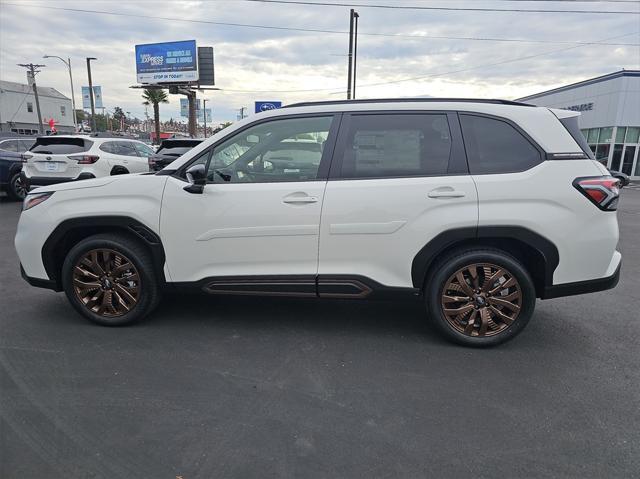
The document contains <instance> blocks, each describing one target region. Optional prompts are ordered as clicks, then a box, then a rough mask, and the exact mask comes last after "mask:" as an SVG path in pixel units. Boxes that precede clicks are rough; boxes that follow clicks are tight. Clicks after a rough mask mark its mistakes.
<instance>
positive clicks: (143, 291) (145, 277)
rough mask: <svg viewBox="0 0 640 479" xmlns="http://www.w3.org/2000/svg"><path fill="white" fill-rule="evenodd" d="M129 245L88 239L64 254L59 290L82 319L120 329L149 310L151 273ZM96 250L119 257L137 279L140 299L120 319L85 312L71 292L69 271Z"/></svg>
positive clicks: (74, 294) (153, 283)
mask: <svg viewBox="0 0 640 479" xmlns="http://www.w3.org/2000/svg"><path fill="white" fill-rule="evenodd" d="M128 243H129V241H126V240H125V241H118V240H115V239H113V240H112V239H107V238H88V239H86V240H84V241H81V242H80V243H78V244H77V245H76V246H74V247H73V248H72V249H71V250H70V251H69V253H68V254H67V256H66V258H65V260H64V263H63V265H62V286H63V289H64V292H65V294H66V295H67V298H68V299H69V302H70V303H71V304H72V305H73V307H74V308H75V309H76V310H77V311H78V312H79V313H80V314H82V315H83V316H84V317H86V318H87V319H89V320H90V321H93V322H94V323H98V324H101V325H105V326H122V325H125V324H130V323H133V322H135V321H137V320H138V319H141V318H142V317H143V316H144V315H145V314H146V312H147V311H148V310H149V309H150V305H151V304H152V302H153V294H152V291H151V288H154V287H155V281H156V280H155V278H154V277H153V272H152V271H149V266H148V265H145V264H144V260H143V259H141V258H139V255H140V253H139V252H136V251H134V250H133V249H132V248H131V247H130V246H129V245H128ZM99 248H108V249H112V250H115V251H118V252H119V253H122V254H123V255H125V256H126V257H127V259H129V260H130V261H131V262H132V263H133V265H134V266H135V268H136V269H137V270H138V275H139V277H140V298H139V299H138V302H137V304H136V305H135V307H134V308H133V309H132V310H131V311H129V312H128V313H126V314H123V315H122V316H117V317H113V318H106V317H103V316H100V315H98V314H95V313H94V312H92V311H90V310H89V309H87V308H86V306H85V305H84V304H83V303H82V302H81V301H80V299H78V297H77V296H76V293H75V291H74V288H73V268H74V267H75V265H76V263H77V261H78V260H79V259H80V258H81V257H82V256H83V255H85V254H86V253H87V252H88V251H90V250H93V249H99Z"/></svg>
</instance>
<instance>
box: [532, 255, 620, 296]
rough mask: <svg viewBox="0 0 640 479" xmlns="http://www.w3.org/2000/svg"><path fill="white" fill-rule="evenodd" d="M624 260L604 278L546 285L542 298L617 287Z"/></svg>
mask: <svg viewBox="0 0 640 479" xmlns="http://www.w3.org/2000/svg"><path fill="white" fill-rule="evenodd" d="M621 266H622V262H620V263H618V267H617V268H616V270H615V272H614V273H613V274H612V275H611V276H605V277H604V278H597V279H590V280H587V281H577V282H575V283H564V284H554V285H553V286H545V288H544V291H543V293H542V295H541V296H540V298H541V299H551V298H560V297H562V296H574V295H576V294H586V293H595V292H596V291H604V290H607V289H612V288H615V287H616V285H617V284H618V281H620V267H621Z"/></svg>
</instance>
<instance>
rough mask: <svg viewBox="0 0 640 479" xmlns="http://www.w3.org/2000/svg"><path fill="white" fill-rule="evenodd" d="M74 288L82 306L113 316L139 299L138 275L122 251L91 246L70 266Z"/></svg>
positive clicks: (127, 308)
mask: <svg viewBox="0 0 640 479" xmlns="http://www.w3.org/2000/svg"><path fill="white" fill-rule="evenodd" d="M73 290H74V291H75V294H76V297H77V298H78V299H79V300H80V302H81V303H82V304H84V305H85V307H86V308H87V309H88V310H89V311H91V312H93V313H95V314H98V315H100V316H104V317H108V318H112V317H118V316H122V315H124V314H126V313H128V312H129V311H131V310H132V309H133V308H134V307H135V306H136V304H137V303H138V300H139V299H140V275H139V274H138V270H137V269H136V267H135V266H134V265H133V263H132V262H131V260H129V258H127V257H126V256H125V255H123V254H122V253H120V252H118V251H115V250H112V249H107V248H100V249H92V250H90V251H87V253H85V254H84V255H83V256H81V257H80V259H79V260H78V262H77V263H76V264H75V266H74V267H73Z"/></svg>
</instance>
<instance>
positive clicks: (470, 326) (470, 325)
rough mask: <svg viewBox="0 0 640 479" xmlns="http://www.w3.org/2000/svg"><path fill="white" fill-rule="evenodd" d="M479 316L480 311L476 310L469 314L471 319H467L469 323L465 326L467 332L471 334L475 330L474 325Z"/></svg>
mask: <svg viewBox="0 0 640 479" xmlns="http://www.w3.org/2000/svg"><path fill="white" fill-rule="evenodd" d="M477 316H478V311H477V310H474V311H473V313H471V316H469V319H468V320H467V325H466V326H465V328H464V332H465V334H469V335H470V334H471V333H472V332H473V329H474V326H475V324H476V317H477Z"/></svg>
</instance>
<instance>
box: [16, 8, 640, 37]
mask: <svg viewBox="0 0 640 479" xmlns="http://www.w3.org/2000/svg"><path fill="white" fill-rule="evenodd" d="M3 5H11V6H14V7H23V6H24V4H17V3H6V2H5V3H3ZM38 7H39V8H44V9H49V10H63V11H70V12H76V13H88V14H99V15H112V16H118V17H134V18H149V19H154V20H167V21H171V22H187V23H199V24H206V25H221V26H227V27H239V28H258V29H266V30H283V31H294V32H306V33H329V34H338V35H347V34H348V33H349V32H347V31H344V30H323V29H316V28H297V27H281V26H275V25H259V24H250V23H233V22H216V21H212V20H194V19H189V18H176V17H163V16H157V15H146V14H142V13H121V12H109V11H106V10H89V9H81V8H68V7H53V6H49V5H39V6H38ZM358 35H364V36H370V37H388V38H393V37H397V38H415V39H433V40H463V41H482V42H507V43H543V44H557V45H561V44H567V45H609V46H631V47H635V46H640V43H603V42H585V41H568V40H529V39H524V38H495V37H466V36H449V35H418V34H413V35H412V34H404V33H366V32H358Z"/></svg>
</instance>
